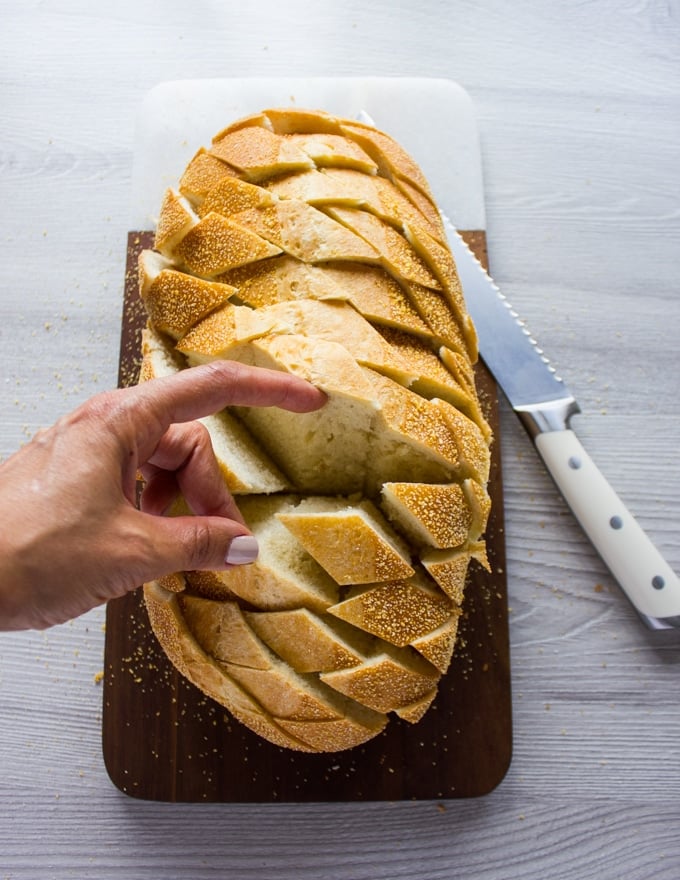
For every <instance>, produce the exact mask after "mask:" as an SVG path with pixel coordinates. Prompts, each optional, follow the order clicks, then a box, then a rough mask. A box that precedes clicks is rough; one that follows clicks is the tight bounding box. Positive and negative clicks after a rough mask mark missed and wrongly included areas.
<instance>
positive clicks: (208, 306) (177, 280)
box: [139, 251, 236, 339]
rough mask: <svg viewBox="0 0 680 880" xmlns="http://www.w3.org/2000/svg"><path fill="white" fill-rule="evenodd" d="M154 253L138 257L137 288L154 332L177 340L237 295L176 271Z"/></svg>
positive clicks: (230, 289) (222, 286)
mask: <svg viewBox="0 0 680 880" xmlns="http://www.w3.org/2000/svg"><path fill="white" fill-rule="evenodd" d="M171 266H172V263H171V262H170V261H169V260H166V259H165V258H164V257H162V256H161V255H160V254H158V253H156V252H155V251H143V252H142V254H141V255H140V258H139V287H140V294H141V297H142V300H143V301H144V307H145V308H146V312H147V314H148V316H149V321H150V322H151V324H152V325H153V326H154V327H155V329H156V330H160V331H161V333H166V334H167V335H168V336H171V337H172V338H173V339H180V338H181V337H182V336H184V335H185V334H186V333H188V332H189V330H191V328H192V327H193V326H194V325H195V324H198V322H199V321H201V320H202V319H203V318H205V317H206V316H207V315H209V314H210V312H212V311H214V310H215V309H217V308H219V307H220V306H223V305H224V304H225V303H227V302H228V301H229V299H230V297H232V296H233V295H234V293H236V288H235V287H231V286H230V285H228V284H218V283H215V282H212V281H205V280H204V279H202V278H196V277H195V276H194V275H187V274H186V273H185V272H178V271H177V270H176V269H174V268H170V267H171Z"/></svg>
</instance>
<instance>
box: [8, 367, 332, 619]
mask: <svg viewBox="0 0 680 880" xmlns="http://www.w3.org/2000/svg"><path fill="white" fill-rule="evenodd" d="M325 400H326V397H325V395H324V394H323V393H322V392H321V391H318V390H317V389H315V388H314V387H313V386H312V385H310V384H308V383H307V382H305V381H303V380H302V379H298V378H296V377H293V376H291V375H288V374H286V373H282V372H276V371H273V370H264V369H258V368H255V367H247V366H244V365H242V364H238V363H234V362H231V361H215V362H213V363H210V364H207V365H205V366H200V367H194V368H192V369H188V370H182V371H181V372H179V373H177V374H176V375H174V376H170V377H167V378H161V379H153V380H151V381H149V382H145V383H143V384H141V385H139V386H135V387H133V388H126V389H118V390H115V391H108V392H104V393H102V394H98V395H96V396H95V397H93V398H91V399H90V400H88V401H87V402H86V403H84V404H83V405H82V406H80V407H78V408H77V409H76V410H74V411H73V412H72V413H70V414H68V415H66V416H64V417H63V418H61V419H59V421H58V422H56V424H55V425H54V426H53V427H51V428H49V429H46V430H43V431H39V432H38V433H37V434H36V436H35V437H34V439H33V440H32V441H31V442H30V443H28V444H27V445H26V446H24V447H23V448H22V449H20V450H19V451H18V452H17V453H15V454H14V455H13V456H11V457H10V458H9V459H7V461H5V462H4V463H3V464H1V465H0V629H5V630H9V629H15V630H16V629H44V628H46V627H48V626H52V625H54V624H57V623H63V622H64V621H66V620H69V619H71V618H73V617H76V616H77V615H79V614H82V613H84V612H85V611H88V610H90V609H91V608H93V607H95V606H96V605H99V604H101V603H103V602H107V601H108V600H109V599H113V598H116V597H118V596H121V595H123V594H124V593H126V592H128V591H130V590H133V589H135V588H136V587H138V586H139V585H140V584H141V583H143V582H145V581H148V580H152V579H154V578H157V577H161V576H162V575H164V574H169V573H171V572H174V571H182V570H198V569H212V570H220V569H225V568H228V567H230V565H232V564H243V563H247V562H252V561H253V560H254V559H255V558H256V556H257V542H256V540H255V538H254V537H252V535H251V534H250V532H249V530H248V528H247V527H246V525H245V524H244V522H243V519H242V517H241V515H240V513H239V511H238V508H237V506H236V504H235V502H234V500H233V498H232V497H231V495H230V494H229V492H228V490H227V488H226V486H225V484H224V480H223V478H222V476H221V475H220V472H219V468H218V466H217V463H216V461H215V457H214V455H213V452H212V447H211V444H210V438H209V435H208V432H207V431H206V429H205V428H204V427H203V425H201V424H200V423H198V422H196V421H194V420H195V419H198V418H201V417H203V416H206V415H209V414H211V413H214V412H218V411H219V410H222V409H224V407H225V406H229V405H244V406H279V407H282V408H283V409H287V410H290V411H292V412H309V411H311V410H314V409H318V408H319V407H321V406H322V405H323V403H324V402H325ZM138 472H141V473H142V475H143V476H144V478H145V480H146V486H145V489H144V492H143V493H142V498H141V504H140V507H141V509H140V510H138V509H137V508H136V507H135V497H136V482H137V474H138ZM180 492H181V493H182V494H183V496H184V498H185V499H186V501H187V503H188V505H189V507H190V508H191V510H192V511H193V513H194V514H195V515H194V516H178V517H168V516H162V514H163V513H164V512H165V511H166V510H167V508H168V506H169V505H170V504H171V503H172V501H173V500H174V499H175V498H176V497H177V495H178V494H179V493H180Z"/></svg>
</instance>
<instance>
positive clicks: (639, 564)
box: [534, 429, 680, 629]
mask: <svg viewBox="0 0 680 880" xmlns="http://www.w3.org/2000/svg"><path fill="white" fill-rule="evenodd" d="M534 442H535V444H536V448H537V449H538V452H539V454H540V455H541V458H542V459H543V461H544V462H545V464H546V467H547V468H548V470H549V471H550V474H551V476H552V478H553V479H554V480H555V482H556V484H557V487H558V488H559V490H560V492H561V493H562V495H563V496H564V498H565V500H566V502H567V504H568V505H569V507H570V508H571V510H572V512H573V514H574V516H575V517H576V519H577V520H578V522H579V523H580V525H581V527H582V528H583V530H584V532H585V533H586V535H587V536H588V538H589V539H590V541H591V542H592V544H593V546H594V547H595V549H596V550H597V551H598V553H599V554H600V556H601V557H602V559H603V560H604V562H605V563H606V565H607V567H608V568H609V570H610V571H611V573H612V574H613V576H614V577H615V578H616V580H617V581H618V583H619V585H620V586H621V588H622V589H623V591H624V592H625V593H626V595H627V596H628V598H629V599H630V601H631V602H632V603H633V605H634V606H635V608H636V609H637V610H638V612H639V613H640V614H641V615H642V617H643V619H644V620H645V623H647V625H648V626H650V627H651V628H653V629H663V628H666V627H672V626H680V580H679V579H678V577H677V575H676V574H675V573H674V572H673V571H672V570H671V568H670V567H669V565H668V563H667V562H666V561H665V560H664V559H663V557H662V556H661V554H660V553H659V551H658V550H657V549H656V547H655V546H654V545H653V544H652V542H651V541H650V539H649V538H648V537H647V535H646V534H645V532H643V530H642V529H641V528H640V526H639V525H638V523H637V522H636V521H635V519H634V518H633V516H632V515H631V514H630V513H629V511H628V510H627V509H626V506H625V505H624V503H623V502H622V501H621V499H620V498H619V496H618V495H617V494H616V492H615V491H614V490H613V489H612V487H611V486H610V485H609V483H608V482H607V480H606V479H605V477H604V475H603V474H602V473H601V472H600V470H599V469H598V467H597V466H596V465H595V463H594V462H593V461H592V459H591V458H590V456H589V455H588V453H587V452H586V451H585V449H584V448H583V446H582V445H581V443H580V442H579V440H578V438H577V436H576V435H575V434H574V432H573V431H571V430H569V429H567V430H564V431H545V432H544V433H540V434H537V435H536V436H535V437H534ZM669 618H670V619H669ZM673 618H675V620H673ZM664 619H665V620H664Z"/></svg>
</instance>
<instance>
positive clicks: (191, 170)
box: [179, 147, 238, 205]
mask: <svg viewBox="0 0 680 880" xmlns="http://www.w3.org/2000/svg"><path fill="white" fill-rule="evenodd" d="M237 175H238V172H237V171H236V169H235V168H231V167H230V166H229V165H227V163H226V162H223V161H222V160H221V159H218V158H217V157H216V156H211V155H210V153H209V152H208V151H207V150H206V149H205V147H201V149H200V150H198V152H197V153H196V155H195V156H194V158H193V159H192V160H191V162H189V164H188V165H187V167H186V169H185V171H184V174H183V175H182V177H181V179H180V182H179V191H180V192H181V193H182V195H183V196H185V197H186V198H187V199H188V200H189V201H190V202H191V203H192V204H193V205H200V204H201V202H202V201H203V199H204V198H205V196H206V194H207V193H208V192H209V191H210V190H211V189H212V188H213V187H214V186H215V184H217V183H219V181H220V180H223V179H224V178H225V177H236V176H237Z"/></svg>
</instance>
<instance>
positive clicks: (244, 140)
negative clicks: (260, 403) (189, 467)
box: [139, 108, 492, 752]
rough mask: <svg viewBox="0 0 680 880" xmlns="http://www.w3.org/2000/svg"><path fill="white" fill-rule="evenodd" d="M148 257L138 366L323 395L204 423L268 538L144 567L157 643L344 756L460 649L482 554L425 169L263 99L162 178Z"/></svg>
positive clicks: (250, 717)
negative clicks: (177, 173)
mask: <svg viewBox="0 0 680 880" xmlns="http://www.w3.org/2000/svg"><path fill="white" fill-rule="evenodd" d="M139 275H140V294H141V297H142V299H143V301H144V304H145V307H146V311H147V315H148V323H147V326H146V329H145V331H144V334H143V362H142V368H141V374H140V380H141V381H145V380H148V379H150V378H153V377H154V376H160V375H167V374H168V373H172V372H174V371H177V370H182V369H185V368H187V367H189V366H192V365H195V364H200V363H206V362H209V361H211V360H214V359H219V358H230V359H234V360H237V361H240V362H242V363H246V364H252V365H256V366H264V367H269V368H273V369H276V370H282V371H285V372H289V373H292V374H295V375H298V376H301V377H303V378H305V379H307V380H309V381H311V382H312V383H314V384H315V385H317V386H318V387H320V388H322V389H323V390H324V391H325V392H326V394H327V396H328V402H327V403H326V405H325V406H324V407H323V408H322V409H320V410H318V411H316V412H313V413H305V414H293V413H289V412H286V411H284V410H281V409H277V408H274V407H271V408H255V407H253V408H249V407H234V408H231V409H230V410H229V411H225V412H222V413H217V414H215V415H213V416H210V417H208V418H206V419H204V420H203V422H204V424H205V425H206V427H207V429H208V431H209V433H210V435H211V438H212V441H213V448H214V452H215V455H216V458H217V460H218V463H219V465H220V469H221V472H222V475H223V478H224V480H225V482H226V484H227V486H228V487H229V489H230V490H231V492H232V493H234V494H235V495H237V496H238V497H237V501H238V503H239V507H240V509H241V512H242V514H243V517H244V519H245V521H246V522H247V524H248V526H249V528H250V529H251V530H252V532H253V534H254V535H256V537H257V539H258V543H259V546H260V553H259V557H258V559H257V561H256V562H254V563H253V564H252V565H248V566H239V567H235V568H231V569H229V570H227V571H222V572H177V573H176V574H175V575H174V576H171V577H168V578H163V579H161V580H160V581H154V582H153V583H149V584H145V586H144V594H145V599H146V605H147V608H148V612H149V618H150V621H151V624H152V627H153V629H154V632H155V633H156V635H157V637H158V639H159V641H160V644H161V645H162V647H163V649H164V650H165V652H166V653H167V655H168V657H169V658H170V660H171V661H172V662H173V663H174V664H175V665H176V667H177V668H178V669H179V670H180V672H181V673H182V674H183V675H184V676H186V677H187V678H188V679H189V680H190V681H192V682H193V683H194V684H195V685H197V686H198V687H199V688H200V689H202V690H203V691H204V692H205V693H206V694H207V695H209V696H210V697H212V698H213V699H214V700H217V701H218V702H219V703H221V704H222V705H223V706H224V707H226V708H227V709H228V710H229V711H230V712H231V713H232V714H233V715H234V716H235V717H236V718H237V719H239V720H240V721H241V722H242V723H243V724H245V725H247V726H248V727H250V728H251V730H253V731H254V732H255V733H257V734H258V735H260V736H262V737H264V738H266V739H268V740H269V741H270V742H272V743H274V744H276V745H279V746H284V747H287V748H290V749H295V750H299V751H307V752H324V751H326V752H328V751H337V750H340V749H348V748H352V747H354V746H358V745H359V744H361V743H363V742H366V741H367V740H369V739H371V738H373V737H375V736H376V735H377V734H378V733H379V732H380V731H381V730H383V729H384V727H385V725H386V724H387V723H388V720H389V717H390V715H391V714H394V715H396V716H398V717H399V718H401V719H402V720H403V721H406V722H408V723H417V722H418V721H419V720H420V719H421V718H422V716H423V715H424V714H425V712H426V711H427V710H428V708H429V706H430V705H431V703H432V702H433V700H434V699H435V696H436V693H437V687H438V683H439V681H440V679H441V677H442V675H444V674H445V673H446V671H447V669H448V667H449V664H450V663H451V660H452V656H453V655H454V649H455V644H456V634H457V629H458V622H459V618H460V615H461V610H462V603H463V602H464V587H465V580H466V572H467V569H468V566H469V564H470V563H471V561H472V560H476V563H475V564H478V563H481V564H482V565H486V564H487V563H486V555H485V549H484V530H485V528H486V522H487V518H488V515H489V507H490V500H489V496H488V494H487V491H486V482H487V479H488V476H489V461H490V455H489V447H490V443H491V440H492V438H491V431H490V429H489V426H488V424H487V422H486V420H485V418H484V414H483V411H482V408H481V406H480V402H479V400H478V396H477V393H476V390H475V383H474V373H473V364H474V362H475V360H476V357H477V348H476V337H475V332H474V327H473V326H472V322H471V320H470V318H469V315H468V313H467V311H466V308H465V302H464V299H463V295H462V291H461V287H460V283H459V281H458V275H457V273H456V267H455V263H454V261H453V259H452V257H451V254H450V252H449V250H448V247H447V244H446V237H445V234H444V231H443V228H442V224H441V221H440V217H439V212H438V210H437V206H436V203H435V201H434V197H433V195H432V193H431V191H430V189H429V186H428V183H427V181H426V180H425V178H424V176H423V174H422V172H421V171H420V169H419V168H418V166H417V165H416V164H415V162H414V161H413V160H412V159H411V158H410V157H409V156H408V155H407V154H406V152H405V151H404V150H403V149H402V148H401V147H400V146H399V145H398V144H397V143H396V142H395V141H394V140H393V139H392V138H391V137H389V136H388V135H387V134H384V133H382V132H380V131H377V130H376V129H374V128H372V127H370V126H367V125H362V124H360V123H358V122H355V121H351V120H345V119H339V118H336V117H334V116H332V115H330V114H328V113H324V112H321V111H307V110H300V109H297V108H288V109H272V110H265V111H263V112H260V113H256V114H254V115H252V116H249V117H247V118H245V119H241V120H239V121H237V122H234V123H233V124H231V125H229V126H228V127H227V128H225V129H224V130H223V131H221V132H219V133H218V134H217V135H216V136H215V137H214V139H213V141H212V143H211V144H208V145H206V146H204V147H203V148H202V149H200V150H199V151H198V153H196V155H195V156H194V158H193V159H192V160H191V161H190V163H189V165H188V166H187V168H186V170H185V172H184V174H183V175H182V177H181V179H180V181H179V183H178V186H177V188H176V189H170V190H168V192H167V193H166V196H165V198H164V200H163V203H162V205H161V206H160V215H159V217H158V223H157V229H156V238H155V247H154V249H153V250H150V251H145V252H144V253H143V254H142V256H141V258H140V262H139ZM177 510H178V511H179V510H182V511H183V512H186V506H185V505H183V504H182V503H181V502H180V503H178V505H177Z"/></svg>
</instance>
